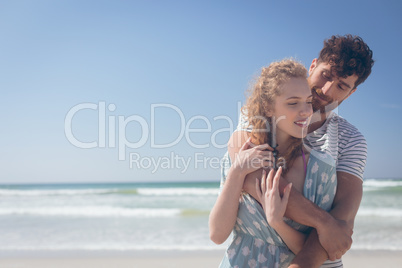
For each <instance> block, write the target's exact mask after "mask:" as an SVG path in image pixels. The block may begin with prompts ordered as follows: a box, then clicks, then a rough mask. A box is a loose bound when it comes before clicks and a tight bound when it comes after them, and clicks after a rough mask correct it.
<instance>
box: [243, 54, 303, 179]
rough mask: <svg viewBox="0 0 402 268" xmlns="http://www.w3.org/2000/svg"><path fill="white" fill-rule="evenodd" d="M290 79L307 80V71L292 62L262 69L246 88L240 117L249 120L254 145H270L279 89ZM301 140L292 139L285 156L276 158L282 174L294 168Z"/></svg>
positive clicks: (278, 63) (279, 62)
mask: <svg viewBox="0 0 402 268" xmlns="http://www.w3.org/2000/svg"><path fill="white" fill-rule="evenodd" d="M290 78H306V79H307V69H306V68H305V67H304V66H303V64H301V63H299V62H297V61H295V60H293V59H284V60H281V61H278V62H273V63H271V64H270V65H269V66H268V67H263V68H262V71H261V75H260V76H259V77H258V78H257V79H256V81H255V83H254V84H253V85H252V86H251V87H250V88H249V97H248V98H247V101H246V105H245V106H244V107H243V108H242V113H243V114H244V115H245V116H247V117H248V122H249V126H252V128H253V129H252V132H251V137H252V138H251V139H252V142H253V143H254V144H264V143H268V144H270V145H271V144H272V137H271V131H270V130H271V129H272V122H271V121H272V118H271V116H270V114H272V113H273V112H274V106H275V99H276V97H277V96H279V95H281V94H282V85H283V84H284V83H286V82H287V81H289V79H290ZM301 149H302V139H300V138H295V137H291V141H290V145H289V148H288V150H287V152H286V153H285V154H283V155H279V159H278V161H277V163H278V164H280V163H282V164H280V165H281V166H282V167H283V169H284V172H286V171H287V170H288V169H289V168H290V167H291V166H292V164H293V161H294V160H295V159H296V157H297V156H299V155H300V153H301Z"/></svg>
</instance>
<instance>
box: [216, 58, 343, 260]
mask: <svg viewBox="0 0 402 268" xmlns="http://www.w3.org/2000/svg"><path fill="white" fill-rule="evenodd" d="M306 77H307V70H306V68H305V67H304V66H303V65H302V64H300V63H297V62H295V61H293V60H283V61H280V62H274V63H272V64H270V65H269V66H268V67H266V68H263V69H262V72H261V76H260V77H259V78H258V80H257V82H256V84H255V85H254V87H253V88H252V92H251V95H250V97H249V98H248V100H247V104H246V109H245V110H244V111H243V112H245V113H246V114H247V117H248V118H249V121H250V124H251V125H252V126H253V131H252V132H251V137H250V139H249V140H248V141H247V142H246V143H245V144H244V145H243V147H242V149H241V150H240V152H239V154H238V155H237V156H236V160H235V161H234V163H233V165H231V168H230V169H229V171H228V174H224V177H226V181H225V182H224V183H223V184H222V185H221V193H220V195H219V197H218V199H217V201H216V203H215V205H214V207H213V209H212V211H211V214H210V223H209V225H210V236H211V240H212V241H214V242H215V243H218V244H220V243H223V242H224V241H225V240H226V239H227V238H228V237H229V235H230V233H231V231H232V230H233V240H232V243H231V244H230V246H229V248H228V249H227V251H226V254H225V256H224V259H223V260H222V263H221V266H220V267H287V266H288V265H289V263H290V262H291V260H292V259H293V257H294V254H297V252H298V251H299V250H300V249H301V248H302V246H303V243H304V240H305V233H307V232H308V231H309V228H308V227H306V226H303V225H300V224H298V223H296V222H293V221H291V220H289V219H284V217H283V215H284V212H285V209H286V204H287V198H288V196H289V193H290V188H291V187H294V188H295V189H296V190H298V191H300V192H303V194H304V196H305V197H307V198H309V199H310V200H311V201H312V202H314V203H316V204H317V205H318V206H320V207H321V208H323V209H325V210H329V209H330V208H331V205H332V202H333V198H334V195H335V191H336V173H335V172H336V170H335V163H334V161H333V159H332V158H331V157H330V156H329V155H326V154H322V153H318V152H316V151H311V152H308V151H307V148H305V147H304V146H303V143H302V138H304V137H305V136H306V134H307V126H308V122H309V118H310V116H311V114H312V107H311V102H312V95H311V90H310V88H309V86H308V84H307V80H306ZM273 129H275V131H271V130H273ZM273 132H274V133H275V135H272V134H273ZM273 136H274V137H273ZM273 140H275V142H276V144H277V147H276V148H275V149H276V151H277V154H278V157H279V159H278V163H282V167H279V169H278V171H277V172H276V174H275V176H274V173H275V171H273V170H271V171H270V173H269V175H268V178H266V174H264V173H263V178H262V180H261V188H262V192H260V196H261V198H262V205H263V207H261V205H260V204H259V203H258V202H257V201H256V200H255V199H254V198H253V197H251V196H250V195H248V194H245V193H242V187H243V182H244V178H245V177H246V175H247V174H249V173H251V172H253V171H255V170H256V169H257V168H258V167H261V165H262V163H264V164H265V166H266V165H267V163H268V162H269V161H266V160H271V159H270V158H269V157H270V155H271V153H270V152H269V151H265V150H264V149H267V148H268V145H267V143H269V144H272V141H273ZM252 142H253V143H256V144H260V145H257V146H254V147H253V148H251V149H249V147H250V146H251V144H252ZM227 159H228V161H230V159H229V158H227ZM250 159H252V160H253V162H252V161H251V160H250ZM256 161H257V162H256ZM228 164H229V165H230V163H228ZM281 175H282V176H283V177H284V178H285V179H287V180H288V181H290V182H291V184H289V185H288V186H287V187H286V188H285V191H284V196H283V198H281V197H280V196H279V190H278V180H279V177H280V176H281ZM274 177H275V178H274ZM239 197H240V199H239ZM264 211H265V212H264Z"/></svg>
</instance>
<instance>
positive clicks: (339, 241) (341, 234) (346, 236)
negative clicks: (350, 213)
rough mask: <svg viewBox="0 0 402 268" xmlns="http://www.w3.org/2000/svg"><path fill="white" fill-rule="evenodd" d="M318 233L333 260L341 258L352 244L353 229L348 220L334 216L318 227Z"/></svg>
mask: <svg viewBox="0 0 402 268" xmlns="http://www.w3.org/2000/svg"><path fill="white" fill-rule="evenodd" d="M317 233H318V238H319V240H320V243H321V245H322V247H323V248H324V249H325V250H326V251H327V254H328V258H329V259H330V260H331V261H334V260H336V259H340V258H341V257H342V255H343V254H345V253H346V251H348V250H349V249H350V247H351V246H352V234H353V230H352V228H350V226H348V225H347V223H346V221H343V220H337V219H335V218H332V219H331V220H330V221H329V222H327V224H326V225H325V226H322V227H321V228H319V229H317Z"/></svg>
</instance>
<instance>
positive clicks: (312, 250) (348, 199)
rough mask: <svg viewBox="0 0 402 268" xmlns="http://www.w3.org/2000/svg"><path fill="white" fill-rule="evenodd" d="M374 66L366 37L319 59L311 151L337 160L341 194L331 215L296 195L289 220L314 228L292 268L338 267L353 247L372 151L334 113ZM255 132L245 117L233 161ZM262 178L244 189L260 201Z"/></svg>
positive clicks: (331, 48)
mask: <svg viewBox="0 0 402 268" xmlns="http://www.w3.org/2000/svg"><path fill="white" fill-rule="evenodd" d="M373 64H374V61H373V59H372V51H371V50H370V48H369V47H368V46H367V44H365V43H364V41H363V40H362V39H361V38H360V37H357V36H352V35H345V36H332V37H331V38H330V39H328V40H325V41H324V47H323V49H322V50H321V52H320V55H319V57H318V59H314V60H313V61H312V63H311V66H310V68H309V77H308V83H309V86H310V88H311V90H312V94H313V98H314V100H313V110H314V112H315V113H314V115H313V117H312V120H311V122H312V123H311V125H310V126H309V130H308V131H309V134H308V135H307V138H306V141H305V142H306V143H307V145H308V146H310V147H311V148H313V149H315V150H318V151H326V152H328V153H329V154H331V155H332V156H333V157H334V159H335V160H336V163H337V167H336V168H337V179H338V188H337V193H336V196H335V200H334V203H333V209H332V210H331V211H330V213H327V212H326V211H323V210H321V209H320V208H318V207H317V206H315V205H314V204H313V203H312V202H310V201H309V200H307V199H306V198H304V197H303V195H302V194H301V193H299V192H297V191H295V190H294V189H292V192H291V195H290V198H289V202H288V206H287V210H286V214H285V215H286V216H287V217H289V218H291V219H293V220H295V221H297V222H299V223H301V224H304V225H308V226H311V227H313V228H314V229H313V231H312V232H311V233H310V235H309V237H308V238H307V241H306V243H305V246H304V247H303V250H302V251H301V252H300V253H299V254H298V255H297V256H296V257H295V259H294V260H293V262H292V264H291V266H290V267H292V268H297V267H308V268H312V267H319V266H320V265H321V264H322V263H323V262H325V261H326V260H327V259H328V258H329V259H330V260H332V261H334V260H336V259H340V258H341V256H342V255H343V254H344V253H345V252H346V251H347V250H348V249H349V248H350V246H351V244H352V239H351V235H352V230H353V224H354V219H355V216H356V213H357V210H358V208H359V206H360V202H361V198H362V194H363V189H362V182H363V172H364V168H365V164H366V157H367V145H366V141H365V138H364V136H363V135H362V134H361V133H360V132H359V131H358V130H357V129H356V128H355V127H354V126H353V125H351V124H350V123H349V122H347V121H346V120H345V119H343V118H341V117H340V116H338V115H336V114H335V113H333V112H332V110H333V109H335V108H336V107H337V106H338V105H339V104H341V103H342V102H343V101H344V100H346V99H347V98H349V97H350V96H351V95H352V94H353V93H354V92H355V91H356V90H357V86H358V85H360V84H361V83H363V82H364V81H365V80H366V79H367V77H368V76H369V75H370V73H371V68H372V66H373ZM251 127H252V126H251ZM250 131H251V129H250V127H249V126H248V121H247V118H245V117H244V116H243V115H242V117H241V120H240V122H239V126H238V128H237V130H236V131H235V132H234V133H233V135H232V137H231V138H230V140H229V143H228V153H229V155H230V158H231V159H232V160H234V159H235V157H236V154H237V153H238V151H239V149H240V148H241V146H242V145H243V144H244V142H246V140H247V138H248V136H249V132H250ZM271 149H272V148H271ZM261 172H262V171H261V169H259V170H257V171H255V172H253V173H251V174H249V175H248V176H247V178H246V180H245V184H244V190H245V191H247V192H248V193H250V194H251V195H252V196H253V197H255V198H256V196H257V195H256V190H255V180H256V179H255V178H261ZM286 185H287V182H286V181H285V179H283V178H282V179H281V190H283V188H284V187H285V186H286ZM341 265H342V263H341V261H335V262H331V263H330V264H328V266H325V267H341Z"/></svg>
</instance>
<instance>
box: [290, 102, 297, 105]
mask: <svg viewBox="0 0 402 268" xmlns="http://www.w3.org/2000/svg"><path fill="white" fill-rule="evenodd" d="M296 104H297V102H291V103H288V105H296Z"/></svg>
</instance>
